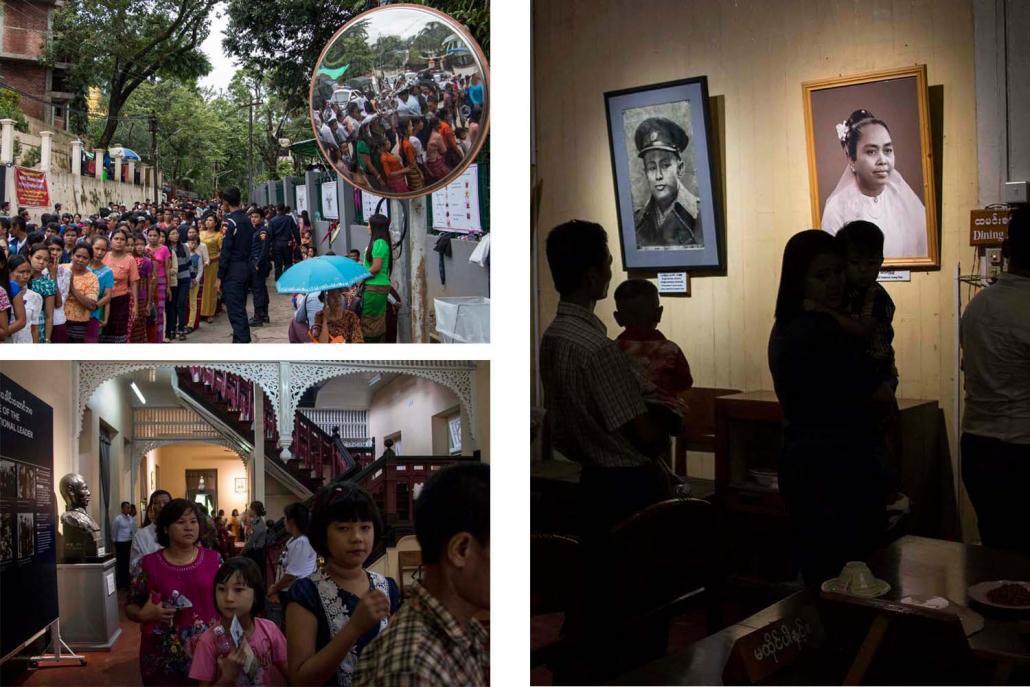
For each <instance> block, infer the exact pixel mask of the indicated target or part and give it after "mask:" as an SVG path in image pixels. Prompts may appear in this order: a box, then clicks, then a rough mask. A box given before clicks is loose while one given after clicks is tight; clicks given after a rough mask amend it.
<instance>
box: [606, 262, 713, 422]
mask: <svg viewBox="0 0 1030 687" xmlns="http://www.w3.org/2000/svg"><path fill="white" fill-rule="evenodd" d="M615 307H616V311H615V321H616V322H618V323H619V325H620V326H622V327H623V328H624V330H623V332H622V333H621V334H619V336H618V337H617V338H616V339H615V343H616V344H618V346H619V348H621V349H622V350H623V351H624V352H625V353H626V354H627V355H629V357H630V358H632V359H633V361H634V362H635V363H636V364H637V366H638V368H639V371H640V372H641V373H642V375H643V386H644V389H643V391H644V400H645V401H646V402H648V403H649V404H651V405H657V406H660V407H662V408H664V409H665V410H667V411H669V412H671V413H672V414H673V415H674V416H675V417H674V418H671V419H669V422H668V424H669V425H670V429H671V430H672V431H674V432H678V428H677V427H675V425H677V424H682V420H683V413H684V411H685V410H686V405H685V404H684V403H683V400H682V399H681V398H680V397H679V395H680V394H681V393H683V392H684V391H686V390H687V389H689V388H690V387H691V386H693V385H694V378H693V377H692V376H691V374H690V365H689V364H688V363H687V359H686V357H684V355H683V351H681V350H680V347H679V346H677V345H676V344H675V343H674V342H672V341H669V340H668V339H666V338H665V336H664V335H663V334H662V333H661V332H660V331H658V323H659V322H661V321H662V310H663V308H662V306H661V304H660V303H659V300H658V289H657V287H655V285H654V284H652V283H651V282H649V281H647V280H646V279H628V280H626V281H624V282H622V283H621V284H619V287H618V288H617V289H615ZM665 414H666V415H668V413H665ZM676 418H678V420H679V421H678V422H677V421H676Z"/></svg>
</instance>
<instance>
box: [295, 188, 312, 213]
mask: <svg viewBox="0 0 1030 687" xmlns="http://www.w3.org/2000/svg"><path fill="white" fill-rule="evenodd" d="M293 190H294V191H296V192H297V214H298V215H300V213H302V212H304V211H305V210H307V209H308V187H307V186H294V187H293ZM308 216H309V217H310V216H311V213H308Z"/></svg>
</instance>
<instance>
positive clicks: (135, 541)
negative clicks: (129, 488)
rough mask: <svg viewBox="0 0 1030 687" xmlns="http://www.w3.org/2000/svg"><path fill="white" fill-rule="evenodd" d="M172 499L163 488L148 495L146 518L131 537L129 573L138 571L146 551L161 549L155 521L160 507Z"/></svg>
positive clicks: (132, 573) (152, 551)
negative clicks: (140, 527) (141, 526)
mask: <svg viewBox="0 0 1030 687" xmlns="http://www.w3.org/2000/svg"><path fill="white" fill-rule="evenodd" d="M171 500H172V495H171V494H169V493H168V492H167V491H165V490H164V489H158V490H157V491H155V492H154V493H153V494H151V495H150V503H149V504H148V505H147V519H146V521H145V523H144V526H143V528H142V529H140V530H138V531H137V532H136V534H135V535H134V536H133V537H132V552H131V554H130V556H129V575H130V576H131V575H135V574H136V573H137V572H138V571H139V562H140V559H141V558H143V557H144V556H146V555H147V554H148V553H154V552H155V551H160V550H161V548H162V547H161V545H160V544H158V543H157V526H156V525H155V522H156V521H157V516H158V514H160V513H161V509H162V508H164V507H165V505H166V504H167V503H168V502H169V501H171Z"/></svg>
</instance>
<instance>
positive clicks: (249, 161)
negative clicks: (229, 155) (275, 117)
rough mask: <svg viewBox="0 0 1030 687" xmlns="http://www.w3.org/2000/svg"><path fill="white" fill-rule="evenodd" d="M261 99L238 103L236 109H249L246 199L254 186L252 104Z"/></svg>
mask: <svg viewBox="0 0 1030 687" xmlns="http://www.w3.org/2000/svg"><path fill="white" fill-rule="evenodd" d="M261 104H263V101H261V100H251V101H250V102H249V103H247V104H246V105H240V106H239V107H237V108H236V109H237V110H242V109H243V108H245V107H246V108H248V109H250V124H249V127H248V129H247V146H248V149H247V201H248V202H249V201H250V200H251V198H250V194H251V193H252V187H253V186H254V106H255V105H261Z"/></svg>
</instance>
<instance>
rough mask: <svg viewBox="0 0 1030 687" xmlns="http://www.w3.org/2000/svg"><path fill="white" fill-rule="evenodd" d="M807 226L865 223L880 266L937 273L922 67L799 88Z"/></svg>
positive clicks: (834, 229) (833, 230)
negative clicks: (873, 231)
mask: <svg viewBox="0 0 1030 687" xmlns="http://www.w3.org/2000/svg"><path fill="white" fill-rule="evenodd" d="M802 94H803V96H804V110H805V133H806V137H807V139H808V176H809V183H810V187H811V201H812V221H813V223H814V226H816V227H819V228H821V229H824V230H825V231H828V232H830V233H831V234H836V233H837V231H838V230H839V229H840V228H841V227H842V226H843V225H844V224H846V223H847V222H851V221H854V220H866V221H869V222H872V223H873V224H875V225H877V226H878V227H880V229H881V231H883V236H884V244H883V255H884V266H885V267H891V268H895V269H898V268H935V267H940V248H939V246H938V242H937V213H936V208H937V196H936V192H935V189H934V179H933V153H932V146H931V139H930V115H929V104H928V96H927V87H926V65H916V66H914V67H905V68H902V69H891V70H887V71H879V72H871V73H866V74H856V75H854V76H843V77H834V78H830V79H823V80H820V81H806V82H805V83H803V84H802Z"/></svg>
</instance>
